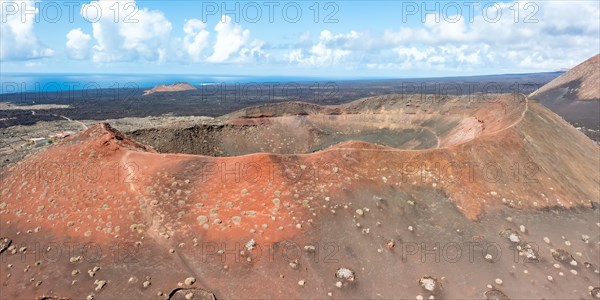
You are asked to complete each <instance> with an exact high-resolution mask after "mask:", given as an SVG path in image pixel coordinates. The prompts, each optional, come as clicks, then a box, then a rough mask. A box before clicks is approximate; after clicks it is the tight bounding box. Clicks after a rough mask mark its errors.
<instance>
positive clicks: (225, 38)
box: [207, 16, 250, 63]
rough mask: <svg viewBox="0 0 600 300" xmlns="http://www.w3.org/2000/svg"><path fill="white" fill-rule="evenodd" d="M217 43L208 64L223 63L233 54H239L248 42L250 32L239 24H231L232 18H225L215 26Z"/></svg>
mask: <svg viewBox="0 0 600 300" xmlns="http://www.w3.org/2000/svg"><path fill="white" fill-rule="evenodd" d="M215 31H216V32H217V41H216V42H215V46H214V47H213V53H212V55H211V56H209V57H208V58H207V61H208V62H212V63H221V62H225V61H227V60H228V59H229V58H230V57H231V55H232V54H234V53H237V52H238V51H239V50H240V48H242V46H243V45H244V44H246V43H247V42H248V39H249V37H250V31H249V30H248V29H243V28H242V26H240V25H239V24H235V23H232V22H231V17H229V16H225V18H224V19H223V20H222V21H221V22H219V23H218V24H217V26H215Z"/></svg>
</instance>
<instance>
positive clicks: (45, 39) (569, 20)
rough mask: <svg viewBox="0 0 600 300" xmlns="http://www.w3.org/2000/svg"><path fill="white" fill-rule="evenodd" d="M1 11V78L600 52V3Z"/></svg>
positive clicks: (459, 69) (18, 5) (25, 4)
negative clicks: (12, 74) (6, 75)
mask: <svg viewBox="0 0 600 300" xmlns="http://www.w3.org/2000/svg"><path fill="white" fill-rule="evenodd" d="M0 2H1V7H0V9H1V10H2V11H1V13H2V20H1V22H2V23H1V26H2V27H1V28H0V38H1V44H0V46H1V49H0V60H1V70H0V71H1V72H25V73H48V72H60V73H139V74H143V73H172V74H236V75H262V76H265V75H266V76H276V75H284V76H336V77H428V76H454V75H476V74H500V73H527V72H543V71H555V70H560V69H563V68H569V67H572V66H574V65H576V64H577V63H579V62H581V61H583V60H585V59H586V58H588V57H590V56H592V55H595V54H597V53H598V52H600V38H599V36H600V23H599V21H598V20H600V2H599V1H538V2H532V1H505V2H489V1H484V2H473V1H468V2H463V1H456V2H452V1H426V2H425V1H318V2H316V1H283V2H273V1H256V2H251V1H238V2H234V1H227V2H225V1H189V0H188V1H144V0H138V1H120V2H116V1H113V0H100V1H83V2H69V3H72V4H65V3H67V2H62V1H58V2H56V1H45V0H44V1H34V0H29V1H8V0H0ZM236 3H237V5H238V6H237V7H238V9H236ZM469 3H471V4H469ZM222 5H225V8H228V9H229V10H230V11H229V12H225V11H223V10H222V8H223V7H222ZM284 8H286V9H287V13H286V10H284ZM210 9H213V11H212V12H211V13H210V14H209V13H207V10H210ZM257 9H259V10H260V11H261V13H262V14H261V15H260V16H257V15H256V13H255V12H256V11H257ZM270 9H272V10H270ZM231 10H233V12H235V14H234V13H233V12H232V11H231ZM117 11H118V12H119V13H118V14H116V12H117ZM297 11H298V12H300V13H301V15H297V14H296V12H297ZM57 12H60V15H59V16H57V14H56V13H57ZM96 12H100V13H101V16H99V15H98V14H96ZM271 12H272V13H271ZM317 12H318V14H317ZM271 16H272V22H271V20H270V17H271ZM296 16H297V17H296ZM128 17H129V18H128ZM236 17H238V18H239V20H236Z"/></svg>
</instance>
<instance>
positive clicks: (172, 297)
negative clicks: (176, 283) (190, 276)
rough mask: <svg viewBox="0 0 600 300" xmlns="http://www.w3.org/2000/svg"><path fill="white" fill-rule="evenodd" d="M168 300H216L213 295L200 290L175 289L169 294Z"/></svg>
mask: <svg viewBox="0 0 600 300" xmlns="http://www.w3.org/2000/svg"><path fill="white" fill-rule="evenodd" d="M168 299H169V300H184V299H186V300H189V299H194V300H198V299H199V300H216V299H217V298H216V297H215V295H214V294H213V293H211V292H209V291H207V290H204V289H201V288H177V289H174V290H173V291H171V293H169V298H168Z"/></svg>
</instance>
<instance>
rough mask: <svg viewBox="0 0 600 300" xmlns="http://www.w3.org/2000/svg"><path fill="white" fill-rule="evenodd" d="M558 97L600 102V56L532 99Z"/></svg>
mask: <svg viewBox="0 0 600 300" xmlns="http://www.w3.org/2000/svg"><path fill="white" fill-rule="evenodd" d="M558 95H560V97H563V98H565V99H568V100H572V101H598V100H600V54H597V55H596V56H594V57H592V58H589V59H588V60H586V61H584V62H582V63H581V64H579V65H577V66H575V67H574V68H572V69H570V70H568V71H567V72H566V73H565V74H563V75H561V76H559V77H558V78H556V79H554V80H552V81H551V82H549V83H548V84H546V85H544V86H543V87H541V88H539V89H538V90H537V91H535V92H533V93H532V94H531V95H530V97H533V98H535V99H537V98H538V97H539V98H540V99H544V98H546V97H556V96H558Z"/></svg>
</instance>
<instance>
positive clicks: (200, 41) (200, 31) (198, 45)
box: [183, 19, 210, 62]
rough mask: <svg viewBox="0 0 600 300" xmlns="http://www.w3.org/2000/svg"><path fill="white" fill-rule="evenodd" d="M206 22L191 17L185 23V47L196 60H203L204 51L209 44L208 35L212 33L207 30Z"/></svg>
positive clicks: (187, 52)
mask: <svg viewBox="0 0 600 300" xmlns="http://www.w3.org/2000/svg"><path fill="white" fill-rule="evenodd" d="M205 29H206V24H204V23H203V22H202V21H200V20H198V19H191V20H188V21H186V22H185V24H184V25H183V32H185V37H184V38H183V48H184V50H185V52H186V54H187V55H188V56H189V58H190V59H191V60H192V61H194V62H199V61H201V60H202V58H203V57H202V53H203V51H204V49H205V48H206V46H208V37H209V35H210V33H209V32H208V31H207V30H205Z"/></svg>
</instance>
